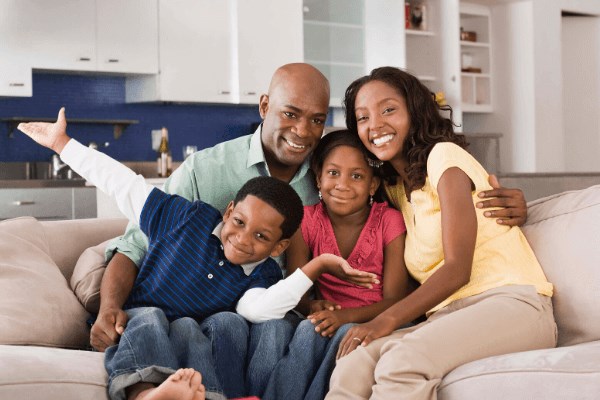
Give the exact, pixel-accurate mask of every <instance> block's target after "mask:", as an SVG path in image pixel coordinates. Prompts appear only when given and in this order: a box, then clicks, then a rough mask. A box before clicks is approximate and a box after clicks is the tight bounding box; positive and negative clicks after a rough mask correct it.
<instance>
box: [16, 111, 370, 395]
mask: <svg viewBox="0 0 600 400" xmlns="http://www.w3.org/2000/svg"><path fill="white" fill-rule="evenodd" d="M18 128H19V130H21V131H23V132H24V133H25V134H27V135H28V136H30V137H31V138H32V139H34V140H35V141H36V142H38V143H40V144H42V145H44V146H46V147H48V148H50V149H52V150H54V151H55V152H57V153H58V154H59V155H60V156H61V158H62V159H63V161H65V162H66V163H67V164H69V165H70V166H71V168H73V169H74V170H75V171H76V172H77V173H79V174H80V175H81V176H83V177H84V178H86V179H87V180H88V181H90V182H92V183H93V184H95V185H96V186H97V187H98V188H99V189H101V190H102V191H104V192H106V193H107V194H109V195H111V196H113V197H114V198H115V200H116V201H117V204H118V205H119V208H120V209H121V211H122V212H123V213H124V214H125V215H126V216H127V217H128V218H129V219H131V220H132V221H134V222H136V223H139V225H140V227H141V229H142V230H143V231H144V233H145V234H146V235H147V236H148V238H149V249H148V253H147V255H146V258H145V259H144V261H143V263H142V266H141V267H140V272H139V274H138V276H137V278H136V281H135V284H134V288H133V290H132V292H131V294H130V296H129V298H128V300H127V303H126V308H127V309H128V314H130V322H129V324H128V325H127V328H126V329H125V332H123V338H122V340H121V341H120V343H119V345H118V346H113V347H111V348H110V349H109V350H110V351H107V354H106V359H105V364H106V366H107V370H108V372H109V375H110V376H109V394H110V396H111V397H112V398H124V397H125V396H126V395H127V397H129V398H142V397H144V398H147V399H150V398H156V399H163V398H164V399H168V398H190V399H201V398H204V394H205V391H204V387H203V385H202V383H201V377H200V374H199V373H198V370H200V371H201V372H202V373H203V374H204V375H205V376H204V379H205V384H206V386H207V389H208V390H207V391H206V397H207V398H222V396H221V395H220V394H219V393H218V390H219V389H218V387H219V385H218V382H216V378H215V377H214V371H212V370H211V369H212V362H211V360H210V357H211V356H210V345H209V343H207V341H206V340H203V338H201V337H200V338H191V337H189V336H187V335H186V334H185V333H183V334H182V333H181V332H189V330H188V331H186V330H185V329H184V328H182V327H185V326H186V325H189V323H190V322H191V323H195V320H197V319H198V320H199V319H202V318H205V317H207V316H209V315H211V314H213V313H216V312H219V311H225V310H232V309H234V308H235V309H236V311H237V312H238V313H239V314H241V315H242V316H244V317H245V318H247V319H248V320H249V321H251V322H260V321H264V320H268V319H272V318H281V317H283V315H284V314H285V313H286V312H287V311H288V310H290V309H292V308H293V307H294V306H295V305H296V304H297V302H298V301H299V299H300V298H301V296H302V295H303V294H304V292H305V291H306V290H308V288H309V287H310V286H311V285H312V281H314V280H315V279H317V278H318V277H319V276H320V274H322V273H330V274H334V275H336V276H338V277H343V278H344V279H347V280H349V281H351V282H354V283H356V284H359V285H363V286H370V284H371V283H373V282H376V279H375V276H374V275H373V274H368V273H365V272H362V271H358V270H354V269H352V268H351V267H350V266H349V265H348V264H347V263H346V262H345V261H344V260H343V259H341V258H339V257H336V256H333V255H331V254H326V255H323V256H320V257H318V258H315V259H314V260H312V261H311V262H309V263H308V264H306V265H305V266H304V267H303V268H302V269H300V270H299V271H300V272H299V273H294V274H292V275H291V276H290V277H288V278H287V279H286V280H282V281H280V282H278V281H279V280H280V279H281V278H282V274H281V269H280V268H279V266H278V265H277V263H276V262H275V261H274V260H273V259H272V258H271V257H275V256H278V255H280V254H281V253H282V252H283V251H284V250H285V249H286V248H287V246H288V244H289V238H290V237H291V236H292V234H293V233H294V232H295V231H296V230H297V228H298V226H299V224H300V222H301V220H302V212H303V209H302V202H301V201H300V198H299V197H298V195H297V194H296V192H295V191H294V190H293V189H292V188H291V187H290V186H289V185H288V184H286V183H284V182H281V181H278V180H276V179H274V178H269V177H259V178H255V179H251V180H250V181H248V182H247V183H246V184H245V185H244V186H243V187H242V189H240V191H239V192H238V194H237V195H236V198H235V200H234V201H232V202H231V203H229V205H228V206H227V209H226V211H225V213H224V215H223V217H222V221H221V216H220V214H219V212H218V211H217V210H216V209H214V208H213V207H211V206H209V205H208V204H206V203H203V202H201V201H197V202H194V203H190V202H189V201H187V200H185V199H183V198H181V197H179V196H174V195H168V194H166V193H163V192H161V191H160V190H158V189H156V188H154V187H153V186H151V185H148V184H146V182H145V180H144V178H143V177H141V176H138V175H135V173H133V171H131V170H129V169H128V168H126V167H125V166H123V165H121V164H120V163H118V162H117V161H115V160H113V159H111V158H110V157H108V156H106V155H105V154H102V153H99V152H97V151H95V150H92V149H89V148H87V147H85V146H82V145H81V144H79V143H78V142H76V141H75V140H71V139H70V137H69V136H67V133H66V119H65V114H64V108H62V109H61V110H60V111H59V115H58V119H57V122H56V123H54V124H48V123H27V124H20V125H19V127H18ZM276 282H277V283H276ZM157 310H160V312H164V315H165V317H166V318H165V321H164V326H159V327H148V326H146V325H144V324H143V322H142V323H137V322H136V317H139V319H140V320H141V321H143V316H144V314H148V313H155V312H157ZM190 317H191V318H190ZM133 333H135V334H133ZM125 338H127V339H126V340H123V339H125ZM155 338H157V339H156V340H157V342H156V343H154V342H153V341H154V339H155ZM159 339H160V340H159ZM196 339H197V341H198V343H196V342H194V343H193V344H194V348H195V349H194V354H196V355H197V357H191V356H190V354H188V353H189V352H188V351H182V350H181V349H182V348H186V349H188V348H189V344H190V343H189V342H190V341H192V340H196ZM204 339H205V338H204ZM162 340H164V342H163V341H162ZM153 345H154V347H153ZM186 346H188V347H186ZM207 348H208V349H209V350H206V349H207ZM141 349H143V351H141ZM140 358H142V359H143V360H144V361H143V362H142V361H140ZM190 367H191V368H190ZM183 368H185V369H183ZM157 384H160V386H158V387H156V386H155V385H157Z"/></svg>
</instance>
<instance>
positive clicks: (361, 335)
mask: <svg viewBox="0 0 600 400" xmlns="http://www.w3.org/2000/svg"><path fill="white" fill-rule="evenodd" d="M395 329H396V324H395V323H394V321H393V320H392V319H390V318H387V317H383V316H381V315H380V316H379V317H377V318H375V319H373V320H372V321H369V322H366V323H364V324H360V325H356V326H353V327H352V328H350V330H349V331H348V332H347V333H346V335H345V336H344V338H343V339H342V342H341V343H340V346H339V347H338V352H337V356H336V358H337V359H340V358H342V357H344V356H345V355H347V354H350V353H351V352H353V351H354V350H355V349H356V348H357V347H358V345H362V346H367V345H368V344H369V343H371V342H372V341H373V340H375V339H379V338H381V337H384V336H388V335H389V334H390V333H392V332H394V330H395Z"/></svg>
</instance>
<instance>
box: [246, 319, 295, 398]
mask: <svg viewBox="0 0 600 400" xmlns="http://www.w3.org/2000/svg"><path fill="white" fill-rule="evenodd" d="M301 320H302V319H301V318H300V317H299V316H298V315H296V314H295V313H292V312H289V313H287V314H286V315H285V316H284V317H283V318H282V319H275V320H271V321H266V322H263V323H260V324H252V325H251V327H250V344H249V348H248V369H247V378H246V381H247V387H248V395H250V396H257V397H262V395H263V393H264V391H265V389H266V387H267V383H268V382H269V377H270V376H271V372H272V371H273V369H274V368H275V365H276V364H277V363H278V362H279V360H281V359H282V358H283V356H284V355H285V354H286V352H287V349H288V344H289V343H290V340H291V339H292V336H293V335H294V331H295V330H296V327H297V326H298V324H299V323H300V321H301Z"/></svg>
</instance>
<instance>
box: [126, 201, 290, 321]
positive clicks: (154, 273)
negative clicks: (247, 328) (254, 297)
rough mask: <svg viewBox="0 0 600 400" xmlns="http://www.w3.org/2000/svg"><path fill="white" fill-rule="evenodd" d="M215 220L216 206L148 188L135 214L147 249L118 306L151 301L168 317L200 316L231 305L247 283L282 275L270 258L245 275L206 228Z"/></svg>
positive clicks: (253, 284)
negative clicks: (142, 203) (128, 291)
mask: <svg viewBox="0 0 600 400" xmlns="http://www.w3.org/2000/svg"><path fill="white" fill-rule="evenodd" d="M221 220H222V217H221V214H220V213H219V211H218V210H217V209H215V208H214V207H212V206H210V205H208V204H206V203H204V202H202V201H195V202H189V201H187V200H186V199H184V198H182V197H180V196H176V195H169V194H166V193H164V192H162V191H160V190H158V189H154V190H153V191H152V193H151V194H150V196H148V199H147V200H146V204H145V205H144V209H143V211H142V215H141V218H140V228H141V229H142V231H143V232H144V233H145V234H146V235H147V236H148V240H149V246H148V252H147V254H146V258H145V259H144V261H143V262H142V265H141V267H140V270H139V273H138V276H137V278H136V280H135V283H134V286H133V289H132V291H131V294H130V296H129V298H128V299H127V302H126V304H125V307H124V308H125V309H129V308H135V307H149V306H152V307H159V308H161V309H162V310H163V311H164V312H165V314H166V316H167V318H169V320H174V319H177V318H180V317H192V318H196V319H202V318H205V317H207V316H209V315H212V314H214V313H217V312H219V311H231V310H233V309H234V308H235V305H236V304H237V301H238V300H239V299H240V297H241V296H242V295H243V294H244V292H246V291H247V290H248V289H251V288H255V287H261V288H268V287H269V286H271V285H273V284H275V283H276V282H277V281H279V280H280V279H281V278H282V277H283V276H282V273H281V268H279V266H278V265H277V263H276V262H275V261H274V260H273V259H271V258H268V259H267V260H265V261H264V262H263V263H261V264H259V265H257V266H256V267H255V268H254V270H253V271H252V273H251V274H250V275H246V274H245V273H244V270H243V268H242V267H241V266H239V265H236V264H232V263H230V262H229V261H228V260H227V259H226V258H225V255H224V254H223V249H222V246H221V241H220V239H219V238H217V237H216V236H215V235H213V234H212V232H213V230H214V228H215V227H216V226H217V225H218V224H219V223H220V222H221Z"/></svg>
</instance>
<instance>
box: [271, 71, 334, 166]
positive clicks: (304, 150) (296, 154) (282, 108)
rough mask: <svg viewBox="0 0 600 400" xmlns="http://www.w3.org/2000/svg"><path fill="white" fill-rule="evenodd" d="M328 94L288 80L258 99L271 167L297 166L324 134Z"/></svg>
mask: <svg viewBox="0 0 600 400" xmlns="http://www.w3.org/2000/svg"><path fill="white" fill-rule="evenodd" d="M328 107H329V98H328V95H326V94H324V93H323V91H320V90H310V88H309V86H308V85H307V84H306V83H303V82H299V83H296V82H289V83H287V84H285V85H282V86H280V87H279V88H277V89H276V90H274V91H272V93H271V94H270V96H267V95H263V96H261V99H260V114H261V117H262V118H263V127H262V144H263V149H264V151H265V156H266V159H267V163H268V164H269V166H270V167H274V166H275V165H277V166H280V167H299V166H300V165H301V164H302V163H303V162H304V160H306V158H307V157H308V156H309V154H310V153H311V152H312V151H313V149H314V148H315V146H316V145H317V144H318V143H319V140H320V139H321V136H322V135H323V127H324V125H325V120H326V119H327V111H328Z"/></svg>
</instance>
